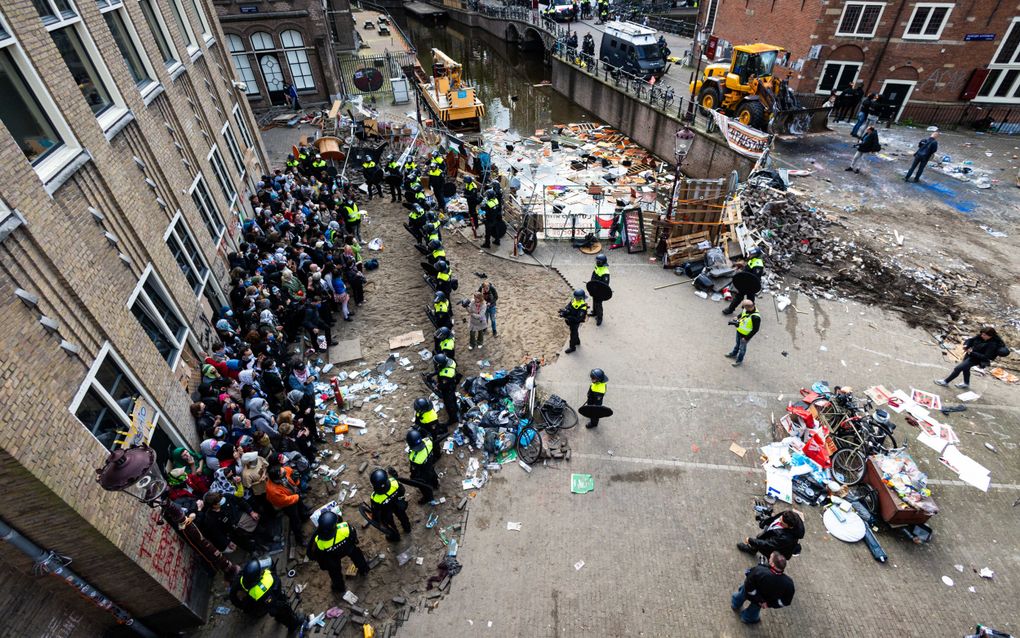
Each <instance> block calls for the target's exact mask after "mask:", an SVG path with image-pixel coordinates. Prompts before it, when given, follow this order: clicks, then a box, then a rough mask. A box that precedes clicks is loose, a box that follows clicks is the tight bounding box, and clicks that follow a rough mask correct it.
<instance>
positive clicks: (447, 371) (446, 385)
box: [436, 359, 460, 425]
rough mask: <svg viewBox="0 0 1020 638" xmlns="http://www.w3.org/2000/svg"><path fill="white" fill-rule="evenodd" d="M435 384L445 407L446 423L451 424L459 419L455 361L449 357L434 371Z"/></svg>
mask: <svg viewBox="0 0 1020 638" xmlns="http://www.w3.org/2000/svg"><path fill="white" fill-rule="evenodd" d="M436 385H437V386H438V388H439V396H440V397H442V399H443V407H444V408H445V409H446V418H447V420H446V424H447V425H453V424H454V423H457V422H458V421H459V420H460V414H459V412H458V406H457V362H456V361H454V360H453V359H449V360H448V361H447V363H446V365H445V366H444V367H442V368H440V369H439V370H437V371H436Z"/></svg>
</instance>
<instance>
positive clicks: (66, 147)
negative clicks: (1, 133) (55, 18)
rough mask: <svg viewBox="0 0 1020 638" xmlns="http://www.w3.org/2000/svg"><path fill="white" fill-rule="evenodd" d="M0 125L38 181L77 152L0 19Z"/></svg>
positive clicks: (72, 139)
mask: <svg viewBox="0 0 1020 638" xmlns="http://www.w3.org/2000/svg"><path fill="white" fill-rule="evenodd" d="M0 96H3V97H2V99H0V121H3V123H4V126H5V127H6V128H7V132H8V133H10V135H11V137H13V138H14V141H15V142H16V143H17V145H18V148H20V149H21V152H22V153H24V154H25V157H26V158H27V159H28V161H29V162H31V163H32V166H33V167H35V170H36V172H37V173H38V174H39V176H40V178H42V180H43V181H44V182H45V181H48V180H49V179H50V178H51V177H53V175H55V174H56V173H57V172H58V171H59V170H60V169H61V168H63V167H64V166H65V165H66V164H67V162H68V161H70V160H71V159H73V158H74V156H75V155H77V153H78V152H79V151H80V150H81V147H80V146H79V145H78V142H77V141H76V140H75V138H74V134H73V133H72V132H71V129H70V127H69V126H68V124H67V121H66V120H65V119H64V117H63V115H62V114H61V113H60V109H58V108H57V105H56V103H55V102H54V101H53V98H52V97H50V94H49V93H48V92H47V91H46V87H45V86H44V85H43V83H42V80H40V78H39V75H38V74H37V73H36V72H35V69H34V68H33V67H32V65H31V63H30V62H29V60H28V56H27V55H25V51H24V49H22V48H21V45H20V44H19V43H18V42H17V41H16V40H15V39H14V37H13V36H12V35H11V31H10V30H9V29H8V28H7V25H6V22H5V21H4V20H3V17H2V16H0Z"/></svg>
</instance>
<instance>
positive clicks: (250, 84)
mask: <svg viewBox="0 0 1020 638" xmlns="http://www.w3.org/2000/svg"><path fill="white" fill-rule="evenodd" d="M226 35H227V48H228V49H229V50H230V62H231V64H233V66H234V72H235V73H236V74H237V79H239V80H240V81H241V82H243V83H244V92H245V94H246V95H259V94H260V93H261V91H260V90H259V83H258V80H257V79H255V69H254V68H252V65H251V61H252V56H251V54H250V53H248V51H247V50H246V49H245V48H244V47H245V44H244V38H242V37H241V36H239V35H237V34H235V33H228V34H226ZM235 42H240V43H241V49H240V50H237V49H235V48H234V43H235ZM239 59H240V60H241V61H242V62H244V67H243V70H242V67H241V65H240V64H238V60H239ZM245 71H247V75H246V74H245ZM249 78H250V80H249Z"/></svg>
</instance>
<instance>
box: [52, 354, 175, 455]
mask: <svg viewBox="0 0 1020 638" xmlns="http://www.w3.org/2000/svg"><path fill="white" fill-rule="evenodd" d="M139 397H140V398H142V399H143V400H145V402H146V403H148V404H149V405H150V406H151V407H152V409H153V411H154V414H153V415H152V422H153V432H152V439H151V440H150V442H149V445H150V446H151V447H152V449H153V450H154V451H155V452H156V458H157V460H158V461H159V464H160V466H161V467H162V466H163V465H165V464H166V461H167V459H169V457H170V451H171V448H172V447H176V446H178V445H184V440H183V439H182V438H181V436H180V435H179V434H178V433H177V432H176V431H175V430H174V429H173V428H172V427H171V426H170V424H169V422H168V421H167V420H166V419H164V418H163V414H162V412H160V410H159V408H158V407H157V406H156V403H155V402H154V401H153V400H152V398H151V397H149V396H148V395H147V394H146V393H144V392H143V391H142V389H141V384H140V383H138V380H137V379H136V378H135V377H134V375H132V374H131V373H130V371H129V370H128V368H127V366H126V365H124V361H123V360H122V359H121V358H120V357H119V356H118V355H117V353H116V352H114V350H113V348H112V347H110V344H109V343H106V344H104V345H103V347H102V349H100V351H99V356H98V357H96V361H95V363H93V364H92V368H91V369H90V370H89V372H88V374H87V375H86V376H85V381H84V382H83V383H82V385H81V387H80V388H79V389H78V394H77V395H76V396H75V398H74V400H73V401H72V402H71V406H70V410H71V413H72V414H74V416H75V417H77V418H78V420H79V421H80V422H81V424H82V425H83V426H85V429H87V430H88V431H89V432H90V433H91V434H92V436H94V437H96V439H98V440H99V442H100V443H102V444H103V447H105V448H106V449H108V450H112V449H114V448H115V447H117V446H118V444H119V442H120V441H121V440H123V439H124V437H125V436H126V433H127V432H129V431H130V428H131V412H132V410H134V405H135V399H138V398H139Z"/></svg>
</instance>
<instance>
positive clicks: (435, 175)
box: [429, 160, 446, 210]
mask: <svg viewBox="0 0 1020 638" xmlns="http://www.w3.org/2000/svg"><path fill="white" fill-rule="evenodd" d="M443 173H444V171H443V166H442V164H438V163H436V161H435V160H433V161H432V164H431V166H429V188H431V189H432V196H433V197H435V198H436V203H437V204H438V205H439V210H446V198H445V197H443V188H444V186H445V185H446V176H445V175H443Z"/></svg>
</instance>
